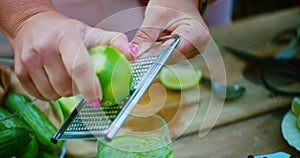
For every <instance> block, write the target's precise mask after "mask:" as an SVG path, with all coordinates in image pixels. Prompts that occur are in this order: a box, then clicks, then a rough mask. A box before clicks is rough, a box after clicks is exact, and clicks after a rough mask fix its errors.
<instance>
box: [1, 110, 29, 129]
mask: <svg viewBox="0 0 300 158" xmlns="http://www.w3.org/2000/svg"><path fill="white" fill-rule="evenodd" d="M10 115H11V113H10V112H9V111H7V110H6V109H4V108H2V107H0V118H7V117H9V116H10ZM12 127H24V128H27V127H26V125H25V124H24V122H22V120H20V119H19V118H18V117H12V118H9V119H7V120H4V121H0V130H2V129H7V128H12Z"/></svg>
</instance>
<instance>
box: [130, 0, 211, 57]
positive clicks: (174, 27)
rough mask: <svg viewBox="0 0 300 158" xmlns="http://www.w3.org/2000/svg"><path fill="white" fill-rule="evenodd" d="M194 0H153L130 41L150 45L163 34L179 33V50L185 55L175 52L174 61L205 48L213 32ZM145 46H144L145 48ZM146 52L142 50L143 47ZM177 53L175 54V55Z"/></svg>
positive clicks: (195, 53) (140, 44) (139, 44)
mask: <svg viewBox="0 0 300 158" xmlns="http://www.w3.org/2000/svg"><path fill="white" fill-rule="evenodd" d="M197 2H198V1H194V0H187V1H183V0H150V1H149V3H148V5H147V8H146V11H145V19H144V21H143V23H142V26H141V28H140V29H139V30H138V31H137V33H136V35H135V37H134V39H133V40H132V42H131V43H133V44H136V45H138V46H139V47H140V49H141V47H146V49H147V48H149V47H151V46H152V45H153V44H154V42H155V41H156V40H157V39H158V37H159V36H161V35H166V34H173V33H176V34H179V35H180V36H181V40H180V43H179V45H178V47H177V50H178V51H179V52H181V53H182V54H183V55H184V56H182V55H181V56H180V55H177V56H175V59H174V58H173V60H174V61H178V60H182V58H183V57H184V58H185V57H187V58H191V57H194V56H195V55H197V54H199V52H203V51H204V50H205V48H206V45H207V43H208V41H209V38H210V35H209V31H208V28H207V26H206V24H205V23H204V21H203V19H202V17H201V15H200V13H199V11H198V7H197V5H198V4H197ZM142 49H143V50H145V48H142ZM140 52H143V51H140ZM173 57H174V56H173Z"/></svg>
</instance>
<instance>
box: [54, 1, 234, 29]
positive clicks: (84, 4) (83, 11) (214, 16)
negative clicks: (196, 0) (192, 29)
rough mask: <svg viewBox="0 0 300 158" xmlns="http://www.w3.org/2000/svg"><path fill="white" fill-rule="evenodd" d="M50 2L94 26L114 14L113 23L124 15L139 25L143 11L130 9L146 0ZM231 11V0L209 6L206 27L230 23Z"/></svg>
mask: <svg viewBox="0 0 300 158" xmlns="http://www.w3.org/2000/svg"><path fill="white" fill-rule="evenodd" d="M52 1H53V3H54V5H55V7H56V9H57V10H58V11H59V12H60V13H62V14H64V15H66V16H68V17H70V18H74V19H78V20H80V21H82V22H84V23H86V24H88V25H90V26H96V25H97V24H99V23H101V22H102V23H103V20H104V19H106V18H108V17H110V16H112V15H115V14H119V15H117V16H116V15H115V16H114V21H117V20H124V17H123V15H122V14H126V17H125V18H126V20H136V21H137V23H140V22H141V21H142V19H143V10H141V9H136V10H135V11H132V8H136V7H141V6H145V4H146V1H147V0H52ZM128 9H129V10H128ZM130 9H131V10H130ZM231 9H232V0H217V1H216V2H214V3H213V4H212V5H210V6H209V7H208V8H207V10H206V14H205V16H204V19H205V21H206V23H207V25H208V26H212V25H222V24H228V23H230V22H231ZM126 10H127V11H126ZM137 10H139V11H137ZM128 14H130V15H128ZM137 14H140V15H137ZM127 15H128V16H127ZM116 17H119V18H116ZM120 17H121V18H120ZM132 17H133V18H132ZM108 29H109V28H108Z"/></svg>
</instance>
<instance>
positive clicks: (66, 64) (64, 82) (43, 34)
mask: <svg viewBox="0 0 300 158" xmlns="http://www.w3.org/2000/svg"><path fill="white" fill-rule="evenodd" d="M9 42H10V44H11V45H12V47H13V49H14V52H15V73H16V75H17V77H18V79H19V80H20V82H21V83H22V86H23V87H24V88H25V90H27V91H28V92H29V93H30V94H31V95H33V96H36V97H38V98H39V99H42V100H56V99H58V98H60V97H62V96H70V95H74V94H78V93H79V94H81V95H82V96H83V97H84V98H85V99H87V100H88V101H90V102H91V103H92V104H100V101H101V98H102V92H101V87H100V84H99V81H98V79H97V77H96V75H95V71H94V68H93V65H92V62H91V60H90V57H89V53H88V48H90V47H93V46H96V45H99V44H101V45H112V46H114V47H116V48H117V49H119V50H120V51H121V52H123V53H124V54H125V55H126V56H127V57H128V58H129V59H132V58H134V56H133V55H132V54H131V51H130V48H129V46H128V39H127V37H126V36H125V35H123V34H121V33H116V32H107V31H103V30H101V29H97V28H91V27H89V26H87V25H86V24H84V23H82V22H79V21H77V20H73V19H69V18H67V17H65V16H63V15H61V14H59V13H57V12H55V11H44V12H41V13H38V14H36V15H34V16H32V17H30V18H28V19H27V20H25V21H24V22H23V23H22V24H21V25H20V27H19V29H18V30H17V31H16V35H15V37H14V38H10V39H9ZM95 106H99V105H95Z"/></svg>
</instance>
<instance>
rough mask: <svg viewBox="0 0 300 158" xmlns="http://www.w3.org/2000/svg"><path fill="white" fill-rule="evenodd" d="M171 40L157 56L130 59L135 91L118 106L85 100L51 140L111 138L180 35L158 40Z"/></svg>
mask: <svg viewBox="0 0 300 158" xmlns="http://www.w3.org/2000/svg"><path fill="white" fill-rule="evenodd" d="M168 39H174V40H173V42H172V43H171V44H170V45H169V46H168V47H167V48H166V49H164V50H162V51H161V52H160V53H159V54H158V55H155V56H152V57H145V58H138V59H136V60H135V61H133V62H131V68H132V71H133V84H132V86H131V92H132V93H131V94H130V95H129V96H128V97H126V98H125V99H124V100H123V101H121V102H120V103H119V104H118V105H116V106H112V107H100V108H93V107H91V106H90V105H89V103H88V102H87V101H85V100H84V99H82V100H81V101H80V103H79V104H78V105H77V107H76V108H75V109H74V110H73V112H72V113H71V114H70V116H69V117H68V118H67V119H66V120H65V122H64V123H63V124H62V126H61V127H60V128H59V129H58V131H57V132H56V133H55V135H54V136H53V138H51V141H52V142H53V143H56V142H57V140H68V139H96V138H98V137H104V138H105V139H106V140H108V141H110V140H111V139H112V138H113V137H114V136H115V135H116V133H117V132H118V130H119V129H120V127H121V126H122V124H123V123H124V122H125V120H126V118H127V117H128V115H129V114H130V113H131V111H132V110H133V109H134V107H135V105H136V104H137V103H138V102H139V100H140V99H141V97H142V96H143V94H144V93H145V92H146V90H147V89H148V87H149V86H150V84H151V83H152V81H153V80H154V79H155V77H156V76H157V74H158V73H159V71H160V69H161V68H162V67H163V65H164V64H165V63H166V61H167V60H168V58H169V57H170V55H171V54H172V52H173V51H174V50H175V48H176V46H177V45H178V43H179V40H180V37H179V36H178V35H169V36H163V37H161V38H160V39H159V41H164V40H168Z"/></svg>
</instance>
